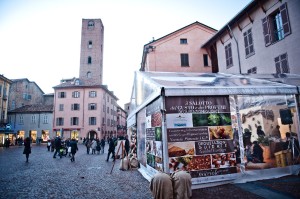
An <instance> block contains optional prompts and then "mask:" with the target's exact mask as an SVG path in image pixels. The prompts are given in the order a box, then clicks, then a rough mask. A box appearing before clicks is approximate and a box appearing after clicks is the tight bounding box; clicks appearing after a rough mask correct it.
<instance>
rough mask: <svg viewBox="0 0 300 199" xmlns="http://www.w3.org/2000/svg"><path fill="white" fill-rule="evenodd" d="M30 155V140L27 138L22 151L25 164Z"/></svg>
mask: <svg viewBox="0 0 300 199" xmlns="http://www.w3.org/2000/svg"><path fill="white" fill-rule="evenodd" d="M30 153H31V145H30V138H29V137H27V138H26V139H25V141H24V151H23V154H25V155H26V162H28V159H29V154H30Z"/></svg>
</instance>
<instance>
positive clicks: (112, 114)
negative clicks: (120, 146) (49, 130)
mask: <svg viewBox="0 0 300 199" xmlns="http://www.w3.org/2000/svg"><path fill="white" fill-rule="evenodd" d="M103 40H104V26H103V24H102V21H101V19H82V33H81V53H80V70H79V78H71V79H64V80H62V81H61V83H60V84H59V85H57V86H55V87H54V90H55V97H54V115H53V117H54V119H53V131H54V132H55V134H56V135H59V136H62V137H64V138H75V139H77V140H79V139H83V138H84V137H86V138H99V139H100V138H103V137H107V136H109V137H110V136H116V135H117V124H116V121H117V100H118V98H117V97H116V96H115V95H114V94H113V92H112V91H109V90H108V88H107V86H106V85H102V79H103V66H102V62H103Z"/></svg>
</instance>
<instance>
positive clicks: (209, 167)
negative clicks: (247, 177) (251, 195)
mask: <svg viewBox="0 0 300 199" xmlns="http://www.w3.org/2000/svg"><path fill="white" fill-rule="evenodd" d="M165 104H166V123H167V140H168V155H169V171H170V173H172V172H174V171H176V170H177V169H182V170H187V171H189V172H190V174H191V176H192V178H198V177H207V176H217V175H224V174H232V173H237V163H236V151H235V147H234V144H233V129H232V125H231V124H232V123H231V114H230V104H229V96H194V97H193V96H192V97H183V96H181V97H167V98H166V101H165Z"/></svg>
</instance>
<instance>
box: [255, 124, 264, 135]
mask: <svg viewBox="0 0 300 199" xmlns="http://www.w3.org/2000/svg"><path fill="white" fill-rule="evenodd" d="M256 133H257V136H258V137H264V136H265V132H264V131H263V130H262V127H261V126H258V127H257V131H256Z"/></svg>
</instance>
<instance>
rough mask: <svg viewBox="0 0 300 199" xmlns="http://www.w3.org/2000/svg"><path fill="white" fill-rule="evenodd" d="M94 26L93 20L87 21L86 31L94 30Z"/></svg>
mask: <svg viewBox="0 0 300 199" xmlns="http://www.w3.org/2000/svg"><path fill="white" fill-rule="evenodd" d="M94 26H95V22H94V21H93V20H91V21H89V22H88V29H90V30H91V29H94Z"/></svg>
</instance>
